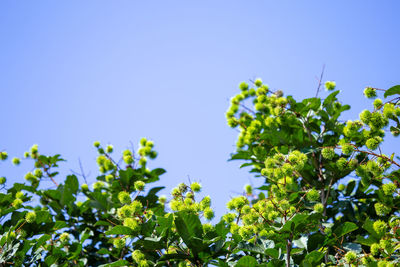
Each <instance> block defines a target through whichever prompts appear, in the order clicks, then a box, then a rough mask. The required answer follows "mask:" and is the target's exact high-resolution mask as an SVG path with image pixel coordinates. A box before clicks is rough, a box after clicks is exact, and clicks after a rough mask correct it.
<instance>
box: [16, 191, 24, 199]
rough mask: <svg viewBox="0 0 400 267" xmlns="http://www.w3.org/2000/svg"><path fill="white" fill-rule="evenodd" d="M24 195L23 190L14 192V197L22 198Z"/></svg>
mask: <svg viewBox="0 0 400 267" xmlns="http://www.w3.org/2000/svg"><path fill="white" fill-rule="evenodd" d="M23 196H24V192H21V191H18V192H17V193H15V198H22V197H23Z"/></svg>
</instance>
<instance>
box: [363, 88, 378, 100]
mask: <svg viewBox="0 0 400 267" xmlns="http://www.w3.org/2000/svg"><path fill="white" fill-rule="evenodd" d="M364 96H365V97H366V98H374V97H376V90H375V89H373V88H371V87H367V88H365V89H364Z"/></svg>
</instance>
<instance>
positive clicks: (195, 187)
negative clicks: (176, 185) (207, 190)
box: [190, 182, 201, 192]
mask: <svg viewBox="0 0 400 267" xmlns="http://www.w3.org/2000/svg"><path fill="white" fill-rule="evenodd" d="M190 189H192V191H193V192H200V191H201V184H199V183H197V182H193V183H192V184H191V185H190Z"/></svg>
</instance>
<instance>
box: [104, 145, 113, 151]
mask: <svg viewBox="0 0 400 267" xmlns="http://www.w3.org/2000/svg"><path fill="white" fill-rule="evenodd" d="M113 151H114V147H113V146H112V145H108V146H107V147H106V152H107V153H112V152H113Z"/></svg>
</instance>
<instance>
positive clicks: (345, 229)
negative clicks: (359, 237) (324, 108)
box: [334, 222, 358, 237]
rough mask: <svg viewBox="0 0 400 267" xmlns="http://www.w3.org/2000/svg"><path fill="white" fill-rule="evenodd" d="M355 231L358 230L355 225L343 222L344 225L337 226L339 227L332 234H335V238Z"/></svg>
mask: <svg viewBox="0 0 400 267" xmlns="http://www.w3.org/2000/svg"><path fill="white" fill-rule="evenodd" d="M357 229H358V226H357V225H356V224H355V223H352V222H345V223H343V224H341V225H339V227H337V228H336V229H335V231H334V233H335V235H336V237H342V236H344V235H345V234H348V233H350V232H353V231H355V230H357Z"/></svg>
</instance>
